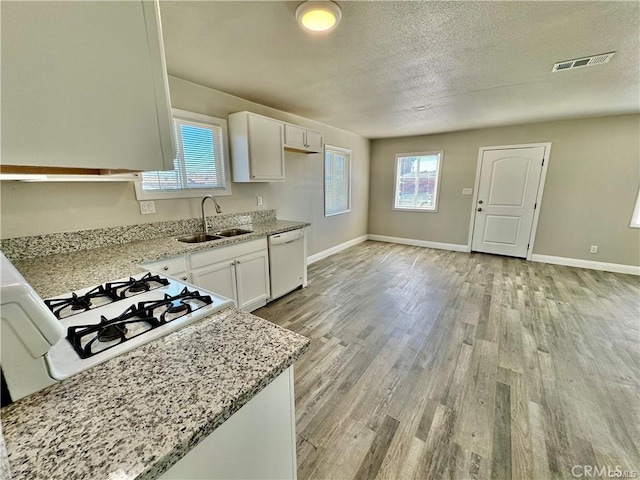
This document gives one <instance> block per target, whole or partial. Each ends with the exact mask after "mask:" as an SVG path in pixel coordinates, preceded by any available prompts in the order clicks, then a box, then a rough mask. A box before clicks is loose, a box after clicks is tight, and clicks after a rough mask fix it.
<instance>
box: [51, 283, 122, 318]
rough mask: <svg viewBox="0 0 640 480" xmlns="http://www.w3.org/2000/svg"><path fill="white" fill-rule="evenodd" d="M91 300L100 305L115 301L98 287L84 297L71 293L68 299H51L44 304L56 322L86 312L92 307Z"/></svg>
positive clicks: (110, 294)
mask: <svg viewBox="0 0 640 480" xmlns="http://www.w3.org/2000/svg"><path fill="white" fill-rule="evenodd" d="M92 300H99V301H100V302H102V303H101V304H102V305H104V304H108V303H112V302H114V301H116V300H117V298H115V297H114V296H113V294H112V293H111V291H109V290H107V289H106V288H105V287H103V286H102V285H98V286H97V287H96V288H94V289H92V290H90V291H88V292H87V293H85V294H84V295H80V296H78V295H77V294H75V293H72V294H71V296H70V297H66V298H53V299H50V300H45V301H44V303H45V304H46V305H47V307H49V310H51V311H52V312H53V314H54V315H55V316H56V318H57V319H58V320H60V319H62V318H66V317H70V316H71V315H76V314H78V313H81V312H86V311H87V310H90V309H91V308H92V307H94V304H93V302H92Z"/></svg>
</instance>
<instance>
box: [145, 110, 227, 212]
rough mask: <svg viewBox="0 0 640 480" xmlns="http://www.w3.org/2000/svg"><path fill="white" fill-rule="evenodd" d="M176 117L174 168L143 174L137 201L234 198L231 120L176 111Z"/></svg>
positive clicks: (174, 113)
mask: <svg viewBox="0 0 640 480" xmlns="http://www.w3.org/2000/svg"><path fill="white" fill-rule="evenodd" d="M172 114H173V133H174V141H175V145H176V156H177V158H176V159H175V160H174V161H173V164H174V169H173V170H167V171H158V172H142V173H140V174H139V177H140V181H138V182H136V197H137V199H138V200H161V199H169V198H191V197H202V196H204V195H206V194H208V193H213V194H214V195H216V196H220V195H231V182H230V180H229V173H228V172H229V155H228V148H227V121H226V120H224V119H222V118H216V117H211V116H209V115H201V114H199V113H193V112H187V111H185V110H178V109H175V108H174V109H172Z"/></svg>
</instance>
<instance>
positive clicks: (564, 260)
mask: <svg viewBox="0 0 640 480" xmlns="http://www.w3.org/2000/svg"><path fill="white" fill-rule="evenodd" d="M366 240H375V241H377V242H387V243H399V244H401V245H413V246H415V247H427V248H437V249H439V250H451V251H453V252H466V253H468V252H470V251H471V249H470V248H469V246H468V245H460V244H458V243H440V242H429V241H427V240H415V239H412V238H401V237H388V236H386V235H371V234H369V235H363V236H361V237H358V238H354V239H353V240H349V241H348V242H344V243H341V244H340V245H336V246H335V247H331V248H328V249H326V250H323V251H322V252H318V253H316V254H314V255H311V256H310V257H307V264H308V265H311V264H312V263H315V262H317V261H319V260H322V259H323V258H327V257H329V256H331V255H333V254H334V253H338V252H341V251H342V250H345V249H347V248H349V247H353V246H354V245H357V244H359V243H362V242H364V241H366ZM531 261H532V262H540V263H551V264H553V265H564V266H567V267H578V268H587V269H591V270H602V271H604V272H613V273H626V274H629V275H640V267H636V266H635V265H623V264H620V263H606V262H595V261H593V260H582V259H579V258H568V257H554V256H552V255H539V254H536V253H534V254H533V255H532V256H531Z"/></svg>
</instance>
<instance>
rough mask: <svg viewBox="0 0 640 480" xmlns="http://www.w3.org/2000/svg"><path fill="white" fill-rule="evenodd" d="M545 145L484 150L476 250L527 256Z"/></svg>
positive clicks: (475, 240) (475, 223)
mask: <svg viewBox="0 0 640 480" xmlns="http://www.w3.org/2000/svg"><path fill="white" fill-rule="evenodd" d="M545 148H546V147H544V146H539V147H523V148H503V149H496V150H485V151H484V153H483V155H482V161H481V163H480V182H479V184H478V196H477V201H476V211H475V221H474V227H473V239H472V242H471V250H472V251H476V252H486V253H495V254H498V255H508V256H511V257H522V258H526V256H527V249H528V246H529V238H530V235H531V229H532V227H533V219H534V213H535V206H536V199H537V195H538V185H539V184H540V175H541V173H542V165H543V163H544V157H545Z"/></svg>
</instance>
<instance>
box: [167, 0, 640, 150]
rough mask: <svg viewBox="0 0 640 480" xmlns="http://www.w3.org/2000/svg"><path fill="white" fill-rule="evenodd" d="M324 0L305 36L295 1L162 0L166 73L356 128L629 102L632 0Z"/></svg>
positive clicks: (467, 123)
mask: <svg viewBox="0 0 640 480" xmlns="http://www.w3.org/2000/svg"><path fill="white" fill-rule="evenodd" d="M338 3H339V5H340V6H341V8H342V11H343V15H342V21H341V23H340V25H339V26H338V28H337V29H336V30H334V31H333V32H331V33H330V34H328V35H317V34H316V35H310V34H307V33H305V32H303V31H302V30H300V29H299V28H298V26H297V24H296V21H295V9H296V7H297V5H298V2H288V1H284V2H283V1H257V2H246V1H231V2H221V1H196V2H191V1H162V2H161V7H160V8H161V13H162V23H163V29H164V41H165V49H166V55H167V66H168V70H169V73H170V74H171V75H174V76H176V77H180V78H183V79H186V80H190V81H193V82H196V83H199V84H202V85H206V86H209V87H212V88H214V89H217V90H221V91H223V92H227V93H230V94H233V95H237V96H239V97H242V98H245V99H248V100H251V101H254V102H257V103H260V104H263V105H268V106H270V107H274V108H277V109H280V110H284V111H287V112H290V113H294V114H297V115H301V116H303V117H307V118H310V119H313V120H317V121H320V122H323V123H326V124H329V125H333V126H336V127H340V128H343V129H346V130H350V131H352V132H356V133H359V134H361V135H364V136H366V137H369V138H380V137H393V136H402V135H414V134H422V133H436V132H445V131H454V130H462V129H469V128H477V127H487V126H497V125H509V124H518V123H527V122H534V121H544V120H553V119H563V118H575V117H586V116H598V115H608V114H623V113H633V112H638V111H640V93H639V89H640V48H639V43H640V3H638V2H569V1H562V2H546V1H543V2H424V1H411V2H410V1H397V2H393V1H368V2H363V1H338ZM610 51H616V52H617V54H616V55H615V56H614V58H613V59H612V60H611V61H610V62H609V63H608V64H605V65H599V66H594V67H588V68H580V69H576V70H570V71H565V72H558V73H551V68H552V67H553V64H554V63H555V62H558V61H561V60H567V59H573V58H579V57H582V56H587V55H592V54H599V53H605V52H610ZM417 105H427V106H428V108H427V109H426V110H424V111H415V110H414V108H413V107H415V106H417Z"/></svg>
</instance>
